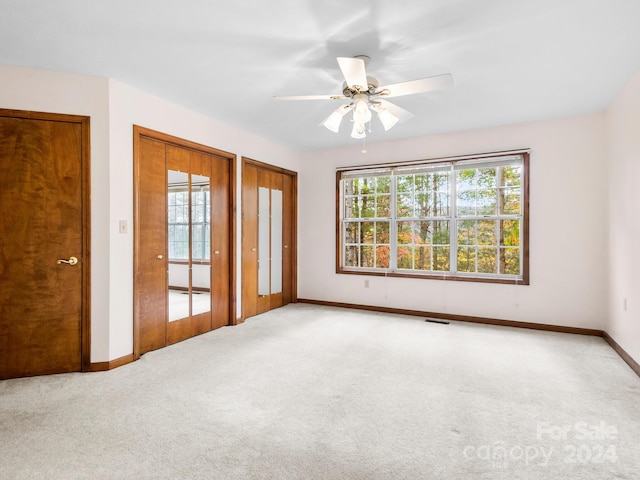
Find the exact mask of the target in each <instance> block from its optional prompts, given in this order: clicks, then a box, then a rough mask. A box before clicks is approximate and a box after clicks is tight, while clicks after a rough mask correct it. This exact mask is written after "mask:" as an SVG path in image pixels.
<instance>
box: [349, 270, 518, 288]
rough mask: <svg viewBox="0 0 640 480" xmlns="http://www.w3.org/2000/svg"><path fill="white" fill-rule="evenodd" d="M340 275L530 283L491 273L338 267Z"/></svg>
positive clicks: (507, 283)
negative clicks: (476, 273)
mask: <svg viewBox="0 0 640 480" xmlns="http://www.w3.org/2000/svg"><path fill="white" fill-rule="evenodd" d="M336 273H337V274H340V275H343V274H344V275H366V276H373V277H394V278H416V279H424V280H453V281H456V282H475V283H496V284H502V285H529V279H528V278H519V277H515V276H514V277H495V276H491V275H471V274H452V273H433V272H429V273H415V272H406V273H404V272H391V271H385V270H366V269H361V268H359V269H347V268H338V269H337V270H336Z"/></svg>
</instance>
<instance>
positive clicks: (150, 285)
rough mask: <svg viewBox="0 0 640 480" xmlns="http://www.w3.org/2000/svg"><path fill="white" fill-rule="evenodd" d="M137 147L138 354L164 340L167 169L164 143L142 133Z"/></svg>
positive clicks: (165, 316) (165, 318)
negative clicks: (143, 135) (145, 136)
mask: <svg viewBox="0 0 640 480" xmlns="http://www.w3.org/2000/svg"><path fill="white" fill-rule="evenodd" d="M138 148H139V162H137V165H136V170H137V175H136V178H137V184H138V187H137V188H136V191H137V207H138V210H139V212H140V215H138V216H137V218H136V252H137V259H136V272H135V276H136V305H137V307H136V308H137V310H138V311H137V317H138V320H139V354H140V355H142V354H144V353H146V352H149V351H151V350H156V349H158V348H161V347H164V346H165V345H166V344H167V226H166V224H167V220H166V218H167V200H166V199H167V186H166V185H167V173H166V167H165V156H166V146H165V144H164V143H162V142H159V141H156V140H152V139H149V138H144V137H143V138H141V139H140V142H139V147H138Z"/></svg>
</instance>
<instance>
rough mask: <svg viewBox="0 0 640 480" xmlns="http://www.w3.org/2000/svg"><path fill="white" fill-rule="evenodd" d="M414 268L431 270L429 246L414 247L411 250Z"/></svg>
mask: <svg viewBox="0 0 640 480" xmlns="http://www.w3.org/2000/svg"><path fill="white" fill-rule="evenodd" d="M413 268H414V270H431V247H416V248H415V249H414V251H413Z"/></svg>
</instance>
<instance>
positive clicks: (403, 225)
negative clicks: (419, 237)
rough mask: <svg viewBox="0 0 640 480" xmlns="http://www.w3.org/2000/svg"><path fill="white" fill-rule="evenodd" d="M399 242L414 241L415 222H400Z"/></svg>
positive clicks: (407, 242) (409, 242)
mask: <svg viewBox="0 0 640 480" xmlns="http://www.w3.org/2000/svg"><path fill="white" fill-rule="evenodd" d="M398 243H399V244H411V243H413V222H412V221H407V222H398Z"/></svg>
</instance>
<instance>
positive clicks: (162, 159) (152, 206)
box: [134, 127, 235, 357]
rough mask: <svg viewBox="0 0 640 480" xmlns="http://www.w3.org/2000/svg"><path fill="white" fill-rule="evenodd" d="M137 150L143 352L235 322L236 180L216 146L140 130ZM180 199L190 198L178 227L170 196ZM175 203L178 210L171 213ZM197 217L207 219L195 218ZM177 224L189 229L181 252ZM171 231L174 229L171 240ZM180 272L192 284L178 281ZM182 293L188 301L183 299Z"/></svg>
mask: <svg viewBox="0 0 640 480" xmlns="http://www.w3.org/2000/svg"><path fill="white" fill-rule="evenodd" d="M134 148H135V154H134V164H135V172H136V173H135V189H134V191H135V199H136V200H135V205H136V215H135V237H136V245H135V255H134V263H135V281H134V285H135V287H134V292H135V298H134V305H135V315H134V356H136V357H139V356H140V355H142V354H144V353H146V352H148V351H150V350H155V349H157V348H161V347H164V346H166V345H169V344H172V343H176V342H179V341H182V340H184V339H186V338H190V337H193V336H195V335H199V334H201V333H204V332H208V331H210V330H212V329H214V328H218V327H221V326H224V325H230V324H232V323H235V322H234V321H233V320H235V317H234V316H233V317H232V311H233V310H234V308H235V306H234V305H233V302H232V299H231V292H233V285H234V281H233V278H234V277H233V271H232V266H233V264H234V262H233V261H232V258H233V255H234V251H233V243H232V208H233V201H232V199H233V192H234V189H233V187H232V185H233V183H234V182H235V180H234V178H233V171H232V170H233V167H232V157H225V156H222V155H218V154H217V153H218V151H216V150H214V149H211V148H209V147H204V146H202V145H197V144H194V143H192V142H188V141H186V140H182V139H177V138H175V137H171V136H169V135H165V134H161V133H159V132H154V131H152V130H148V129H144V128H141V127H135V128H134ZM178 197H180V198H181V202H183V203H181V206H180V207H179V209H180V212H182V213H180V215H181V218H182V220H180V222H181V225H180V226H179V227H176V223H171V222H175V218H174V220H171V221H170V220H169V217H170V216H173V217H175V215H176V213H175V212H177V211H178V210H176V209H177V208H178V206H177V205H174V207H171V206H169V203H170V202H168V200H171V198H174V199H176V198H178ZM207 199H209V200H207ZM184 202H186V203H184ZM201 202H204V203H201ZM168 206H169V208H174V213H173V214H171V215H168V210H167V209H168ZM198 212H199V213H198ZM203 212H204V213H203ZM194 216H197V217H199V218H200V221H199V222H195V220H194V219H193V217H194ZM205 217H206V219H207V220H205V219H204V218H205ZM185 218H186V220H185ZM184 222H186V224H184ZM196 223H197V224H196ZM176 228H179V229H181V232H182V234H181V235H182V236H181V240H180V242H182V243H180V242H178V243H180V246H179V248H178V250H179V251H180V253H179V254H176V252H177V250H176V237H175V231H176ZM172 229H173V230H172ZM170 230H171V231H173V232H174V237H172V238H173V240H171V242H170V241H169V240H168V238H169V235H168V233H169V231H170ZM196 230H198V231H199V232H200V233H201V234H202V235H203V236H202V239H201V241H199V240H194V239H195V238H196V235H195V231H196ZM207 231H208V232H209V233H208V234H207ZM184 232H188V233H186V235H187V237H188V238H187V239H185V237H184ZM196 245H197V246H198V248H197V250H198V253H197V254H196V252H194V249H195V248H196V247H195V246H196ZM172 252H173V253H172ZM196 270H197V274H196ZM171 272H174V273H171ZM175 272H179V275H178V276H179V277H180V282H182V281H183V280H184V282H186V283H174V281H175V279H176V277H175V275H174V274H175ZM207 272H208V273H207ZM185 279H186V280H185ZM198 282H204V283H198ZM176 297H179V298H180V300H179V301H176ZM183 298H184V299H188V300H187V301H186V302H182V299H183ZM196 298H197V299H198V303H197V304H196V303H195V299H196ZM207 298H210V300H207ZM203 299H204V300H203ZM172 302H173V303H172ZM178 305H179V307H178V308H176V306H178ZM194 305H195V306H197V308H195V307H194ZM176 312H177V313H176ZM232 319H233V320H232Z"/></svg>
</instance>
